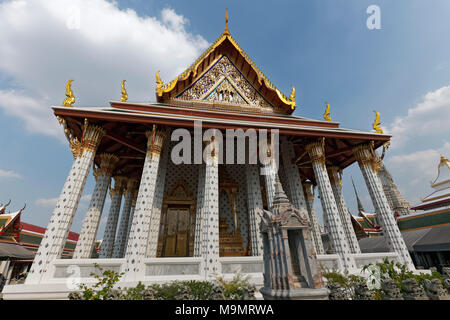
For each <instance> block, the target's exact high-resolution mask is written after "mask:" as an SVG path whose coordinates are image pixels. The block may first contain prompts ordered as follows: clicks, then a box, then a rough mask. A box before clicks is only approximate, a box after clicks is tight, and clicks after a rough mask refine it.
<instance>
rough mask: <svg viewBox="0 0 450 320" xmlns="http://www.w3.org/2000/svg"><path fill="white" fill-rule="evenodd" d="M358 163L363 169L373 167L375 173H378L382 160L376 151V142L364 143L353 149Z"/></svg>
mask: <svg viewBox="0 0 450 320" xmlns="http://www.w3.org/2000/svg"><path fill="white" fill-rule="evenodd" d="M352 152H353V154H354V155H355V158H356V161H358V164H359V165H360V166H361V167H365V166H371V167H372V169H373V171H375V173H378V170H380V167H381V159H380V158H379V157H378V155H377V154H376V152H375V150H374V142H373V141H370V142H369V143H362V144H359V145H357V146H356V147H354V148H353V149H352Z"/></svg>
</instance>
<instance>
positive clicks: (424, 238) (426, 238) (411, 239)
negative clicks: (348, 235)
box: [359, 226, 450, 253]
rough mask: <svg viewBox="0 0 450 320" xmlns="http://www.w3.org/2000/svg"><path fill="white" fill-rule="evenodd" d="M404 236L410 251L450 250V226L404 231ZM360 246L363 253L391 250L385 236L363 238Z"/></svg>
mask: <svg viewBox="0 0 450 320" xmlns="http://www.w3.org/2000/svg"><path fill="white" fill-rule="evenodd" d="M402 237H403V240H404V241H405V244H406V246H407V248H408V251H410V252H412V251H416V252H419V251H420V252H424V251H425V252H426V251H428V252H430V251H450V226H442V227H435V228H425V229H418V230H411V231H407V232H402ZM359 246H360V248H361V252H363V253H370V252H388V251H389V248H388V245H387V241H386V238H385V237H384V236H379V237H373V238H363V239H361V240H359Z"/></svg>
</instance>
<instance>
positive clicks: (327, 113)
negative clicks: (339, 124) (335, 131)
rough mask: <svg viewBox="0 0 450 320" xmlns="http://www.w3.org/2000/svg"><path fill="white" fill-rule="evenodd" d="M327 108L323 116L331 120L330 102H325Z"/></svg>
mask: <svg viewBox="0 0 450 320" xmlns="http://www.w3.org/2000/svg"><path fill="white" fill-rule="evenodd" d="M325 105H326V108H325V113H324V114H323V118H324V119H325V120H326V121H331V115H330V104H329V103H328V102H325Z"/></svg>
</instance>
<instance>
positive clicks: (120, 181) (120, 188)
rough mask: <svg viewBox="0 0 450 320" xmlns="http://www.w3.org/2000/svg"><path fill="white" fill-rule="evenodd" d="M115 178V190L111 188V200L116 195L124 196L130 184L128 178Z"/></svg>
mask: <svg viewBox="0 0 450 320" xmlns="http://www.w3.org/2000/svg"><path fill="white" fill-rule="evenodd" d="M113 178H114V188H111V185H110V187H109V195H110V197H111V199H112V198H113V196H114V195H116V194H120V195H122V194H123V192H124V190H125V187H126V185H127V182H128V178H127V177H123V176H115V177H113Z"/></svg>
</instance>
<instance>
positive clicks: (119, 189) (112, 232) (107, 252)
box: [99, 176, 127, 259]
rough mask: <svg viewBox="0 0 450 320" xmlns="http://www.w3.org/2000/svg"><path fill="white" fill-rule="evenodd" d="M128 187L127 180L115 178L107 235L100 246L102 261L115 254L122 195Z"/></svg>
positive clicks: (111, 193)
mask: <svg viewBox="0 0 450 320" xmlns="http://www.w3.org/2000/svg"><path fill="white" fill-rule="evenodd" d="M126 185H127V178H125V177H121V176H118V177H114V189H111V190H110V192H109V193H110V196H111V206H110V207H109V215H108V219H107V220H106V226H105V233H104V234H103V241H102V245H101V246H100V253H99V257H100V258H102V259H105V258H112V256H113V252H114V241H115V239H116V230H117V222H118V221H119V214H120V206H121V204H122V195H123V192H124V191H125V187H126Z"/></svg>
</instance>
